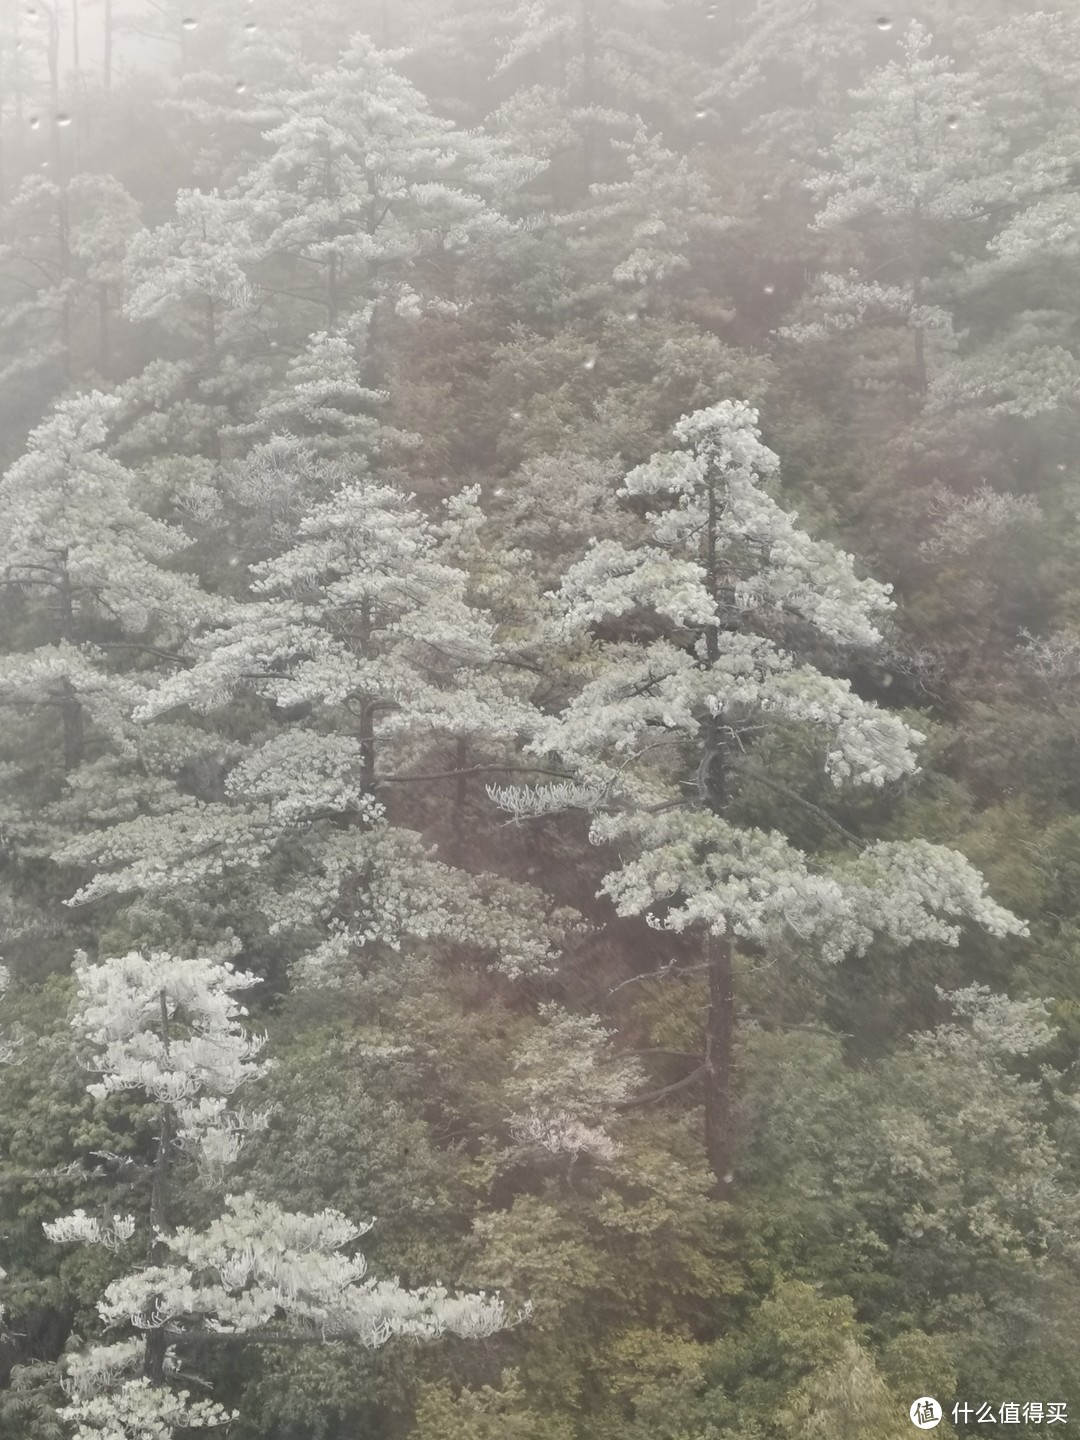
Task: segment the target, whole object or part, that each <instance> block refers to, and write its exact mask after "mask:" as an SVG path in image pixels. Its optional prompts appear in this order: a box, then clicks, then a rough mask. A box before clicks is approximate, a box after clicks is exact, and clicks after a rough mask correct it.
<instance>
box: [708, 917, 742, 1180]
mask: <svg viewBox="0 0 1080 1440" xmlns="http://www.w3.org/2000/svg"><path fill="white" fill-rule="evenodd" d="M705 943H706V950H707V953H708V963H709V1008H708V1011H707V1012H706V1017H705V1153H706V1155H707V1156H708V1160H709V1168H710V1169H711V1170H712V1172H713V1175H714V1177H715V1179H716V1188H717V1191H718V1193H719V1194H720V1195H725V1194H726V1193H727V1191H728V1189H729V1187H730V1185H731V1181H732V1168H731V1167H732V1130H731V1084H732V1047H733V1043H734V1039H735V975H734V970H733V967H732V963H731V941H730V940H729V939H728V937H727V936H726V935H725V936H719V937H718V936H714V935H709V936H708V937H707V938H706V942H705Z"/></svg>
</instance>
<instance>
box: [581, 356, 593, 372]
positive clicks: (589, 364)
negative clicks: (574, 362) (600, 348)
mask: <svg viewBox="0 0 1080 1440" xmlns="http://www.w3.org/2000/svg"><path fill="white" fill-rule="evenodd" d="M582 369H583V370H595V369H596V356H595V355H590V356H589V358H588V360H586V361H584V363H583V365H582Z"/></svg>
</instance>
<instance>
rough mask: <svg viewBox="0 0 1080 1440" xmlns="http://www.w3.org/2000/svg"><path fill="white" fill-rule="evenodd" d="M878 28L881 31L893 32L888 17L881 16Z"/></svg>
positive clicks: (878, 19) (878, 20)
mask: <svg viewBox="0 0 1080 1440" xmlns="http://www.w3.org/2000/svg"><path fill="white" fill-rule="evenodd" d="M877 28H878V29H879V30H891V29H892V21H891V20H890V19H889V17H888V16H887V15H879V16H878V18H877Z"/></svg>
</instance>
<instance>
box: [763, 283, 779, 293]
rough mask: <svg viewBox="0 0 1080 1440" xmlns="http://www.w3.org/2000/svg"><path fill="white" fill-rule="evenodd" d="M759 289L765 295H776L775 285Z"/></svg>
mask: <svg viewBox="0 0 1080 1440" xmlns="http://www.w3.org/2000/svg"><path fill="white" fill-rule="evenodd" d="M761 289H762V291H763V292H764V294H766V295H774V294H775V293H776V286H775V285H763V286H762V287H761Z"/></svg>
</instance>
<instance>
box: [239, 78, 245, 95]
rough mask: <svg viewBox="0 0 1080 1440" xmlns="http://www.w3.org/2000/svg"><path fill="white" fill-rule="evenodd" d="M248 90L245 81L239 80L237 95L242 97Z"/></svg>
mask: <svg viewBox="0 0 1080 1440" xmlns="http://www.w3.org/2000/svg"><path fill="white" fill-rule="evenodd" d="M246 89H247V86H246V85H245V84H244V82H243V80H237V82H236V93H237V94H238V95H242V94H243V93H244V91H245V90H246Z"/></svg>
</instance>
